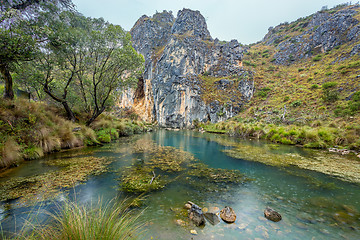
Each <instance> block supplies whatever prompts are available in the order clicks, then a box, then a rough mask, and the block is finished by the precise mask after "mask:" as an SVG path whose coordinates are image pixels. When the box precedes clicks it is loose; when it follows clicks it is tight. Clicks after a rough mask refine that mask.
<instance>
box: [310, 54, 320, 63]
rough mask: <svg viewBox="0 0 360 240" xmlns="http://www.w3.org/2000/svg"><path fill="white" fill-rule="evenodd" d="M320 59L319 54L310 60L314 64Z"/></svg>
mask: <svg viewBox="0 0 360 240" xmlns="http://www.w3.org/2000/svg"><path fill="white" fill-rule="evenodd" d="M321 59H322V56H321V55H320V54H319V55H316V56H315V57H314V58H313V59H312V60H313V61H314V62H318V61H320V60H321Z"/></svg>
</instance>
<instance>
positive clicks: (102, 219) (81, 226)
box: [33, 200, 143, 240]
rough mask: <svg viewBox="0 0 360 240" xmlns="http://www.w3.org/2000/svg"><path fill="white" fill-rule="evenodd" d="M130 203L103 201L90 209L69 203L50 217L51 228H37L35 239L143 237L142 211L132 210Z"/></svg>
mask: <svg viewBox="0 0 360 240" xmlns="http://www.w3.org/2000/svg"><path fill="white" fill-rule="evenodd" d="M128 206H129V203H128V202H126V201H123V202H120V203H116V202H115V200H114V201H112V202H108V203H103V202H102V201H101V200H100V201H99V202H97V203H96V204H90V205H89V206H84V205H80V204H78V203H74V202H70V201H65V203H64V204H63V205H62V206H59V211H58V213H55V214H50V217H51V218H52V221H51V222H52V224H50V226H49V227H46V229H45V226H43V227H40V228H39V229H34V232H35V233H34V234H33V235H34V236H35V238H34V239H84V240H90V239H105V240H106V239H108V240H113V239H134V238H137V237H139V236H141V235H142V233H143V230H142V228H143V224H142V223H141V221H139V217H140V216H141V214H142V212H138V213H135V212H133V211H129V208H128Z"/></svg>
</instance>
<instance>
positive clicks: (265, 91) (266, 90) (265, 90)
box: [257, 87, 271, 98]
mask: <svg viewBox="0 0 360 240" xmlns="http://www.w3.org/2000/svg"><path fill="white" fill-rule="evenodd" d="M270 91H271V88H269V87H264V88H261V89H259V91H258V93H257V95H258V96H259V97H261V98H266V97H267V96H268V93H269V92H270Z"/></svg>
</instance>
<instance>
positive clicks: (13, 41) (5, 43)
mask: <svg viewBox="0 0 360 240" xmlns="http://www.w3.org/2000/svg"><path fill="white" fill-rule="evenodd" d="M8 15H9V17H8V19H7V20H5V19H2V22H1V23H3V26H1V28H0V73H1V75H2V77H3V80H4V82H5V91H4V98H7V99H13V98H14V92H13V81H12V76H11V74H10V72H11V69H12V68H13V65H14V64H16V63H18V62H20V61H28V60H31V59H32V58H33V55H34V51H35V40H34V39H33V38H32V36H31V35H30V34H29V33H28V28H27V27H26V26H27V24H26V22H24V21H23V20H22V19H21V17H20V15H19V14H18V13H17V12H8ZM10 19H11V20H12V21H13V23H12V25H11V26H8V27H6V26H5V22H7V21H10Z"/></svg>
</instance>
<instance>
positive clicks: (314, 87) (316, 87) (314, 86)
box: [310, 84, 319, 89]
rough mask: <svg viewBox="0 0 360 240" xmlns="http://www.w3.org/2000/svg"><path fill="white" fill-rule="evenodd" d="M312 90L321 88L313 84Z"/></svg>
mask: <svg viewBox="0 0 360 240" xmlns="http://www.w3.org/2000/svg"><path fill="white" fill-rule="evenodd" d="M310 88H311V89H318V88H319V85H317V84H313V85H311V87H310Z"/></svg>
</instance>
